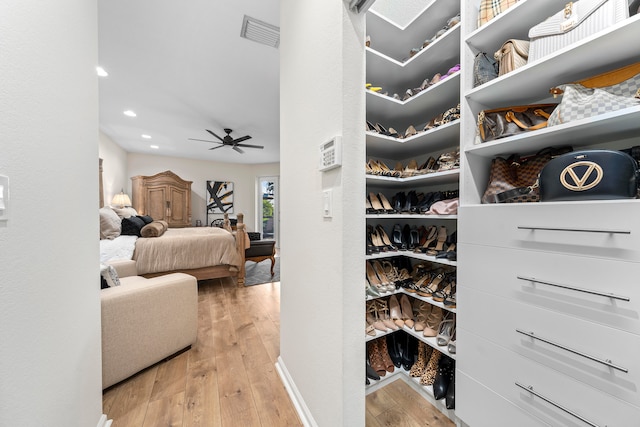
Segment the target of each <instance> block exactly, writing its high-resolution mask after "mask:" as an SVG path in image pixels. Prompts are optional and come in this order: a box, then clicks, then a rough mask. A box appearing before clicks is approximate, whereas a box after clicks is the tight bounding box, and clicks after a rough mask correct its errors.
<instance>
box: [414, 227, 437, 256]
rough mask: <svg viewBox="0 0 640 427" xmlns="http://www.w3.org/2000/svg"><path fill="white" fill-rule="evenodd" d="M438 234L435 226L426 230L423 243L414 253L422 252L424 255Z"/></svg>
mask: <svg viewBox="0 0 640 427" xmlns="http://www.w3.org/2000/svg"><path fill="white" fill-rule="evenodd" d="M437 233H438V228H437V227H436V226H435V225H432V226H430V227H429V228H427V233H426V238H425V239H424V243H423V244H422V245H420V246H417V247H416V248H415V250H414V252H422V253H425V252H427V250H428V249H429V247H430V246H431V245H432V244H433V242H435V240H436V236H437Z"/></svg>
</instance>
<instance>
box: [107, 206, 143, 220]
mask: <svg viewBox="0 0 640 427" xmlns="http://www.w3.org/2000/svg"><path fill="white" fill-rule="evenodd" d="M111 209H113V211H114V212H115V213H116V214H117V215H118V216H119V217H120V218H130V217H132V216H136V215H138V212H137V211H136V210H135V209H134V208H132V207H131V206H128V207H124V208H114V207H111Z"/></svg>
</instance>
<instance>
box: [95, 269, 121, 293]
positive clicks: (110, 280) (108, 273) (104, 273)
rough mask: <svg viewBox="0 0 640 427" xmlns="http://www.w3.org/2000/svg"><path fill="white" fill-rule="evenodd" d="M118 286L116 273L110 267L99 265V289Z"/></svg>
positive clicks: (118, 279)
mask: <svg viewBox="0 0 640 427" xmlns="http://www.w3.org/2000/svg"><path fill="white" fill-rule="evenodd" d="M114 286H120V278H119V277H118V272H117V271H116V269H115V267H114V266H112V265H107V264H103V263H100V289H105V288H111V287H114Z"/></svg>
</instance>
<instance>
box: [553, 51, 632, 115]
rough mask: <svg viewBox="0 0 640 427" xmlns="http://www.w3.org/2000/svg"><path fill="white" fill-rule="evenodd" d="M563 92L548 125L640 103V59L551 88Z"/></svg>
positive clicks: (557, 93)
mask: <svg viewBox="0 0 640 427" xmlns="http://www.w3.org/2000/svg"><path fill="white" fill-rule="evenodd" d="M550 92H551V94H553V95H554V96H558V95H562V101H561V102H560V104H559V105H558V108H556V110H555V111H554V112H553V113H552V114H551V116H550V117H549V123H548V126H555V125H559V124H561V123H567V122H570V121H573V120H579V119H583V118H587V117H593V116H597V115H599V114H604V113H607V112H609V111H616V110H621V109H623V108H627V107H633V106H636V105H640V62H636V63H634V64H631V65H627V66H625V67H622V68H618V69H616V70H613V71H608V72H606V73H602V74H598V75H597V76H593V77H589V78H587V79H584V80H580V81H578V82H576V83H570V84H565V85H560V86H558V87H555V88H552V89H551V91H550Z"/></svg>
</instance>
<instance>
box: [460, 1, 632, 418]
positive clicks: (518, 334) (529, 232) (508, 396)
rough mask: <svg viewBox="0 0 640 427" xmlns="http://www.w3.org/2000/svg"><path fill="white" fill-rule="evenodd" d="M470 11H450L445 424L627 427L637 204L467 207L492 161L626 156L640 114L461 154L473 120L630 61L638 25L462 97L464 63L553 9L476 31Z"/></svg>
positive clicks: (517, 11)
mask: <svg viewBox="0 0 640 427" xmlns="http://www.w3.org/2000/svg"><path fill="white" fill-rule="evenodd" d="M472 3H477V2H462V28H461V40H462V43H461V45H462V47H461V55H462V58H461V63H462V64H461V65H462V74H461V85H462V89H461V90H462V96H461V100H462V105H461V110H462V119H461V123H460V129H461V166H462V169H461V173H460V201H461V204H460V205H461V207H460V211H459V218H458V227H459V230H460V233H459V239H458V240H459V242H460V244H459V256H458V259H459V261H460V265H459V267H458V281H459V283H458V286H459V290H458V295H459V298H458V304H459V315H458V320H457V325H458V330H457V334H458V342H459V345H458V347H459V348H463V349H464V351H462V352H460V354H458V357H457V372H456V394H457V395H456V415H457V416H458V417H459V418H460V419H461V420H462V421H463V422H464V423H466V424H468V425H470V426H480V425H518V426H532V427H535V426H567V425H592V426H602V427H604V426H608V427H614V426H625V427H626V426H630V425H635V424H636V423H637V422H638V419H640V403H639V402H640V376H638V375H637V372H638V371H640V361H639V360H640V359H638V357H637V355H638V354H639V352H640V293H639V292H638V290H637V286H636V284H635V281H636V280H635V277H637V275H638V273H640V250H639V249H638V248H639V247H640V246H638V244H639V243H640V237H638V236H640V226H639V225H638V224H637V219H636V218H637V215H638V214H639V213H640V201H638V200H608V201H583V202H579V201H578V202H556V203H548V202H547V203H544V202H542V203H522V204H503V205H483V204H481V203H480V200H481V197H482V194H483V192H484V190H485V187H486V185H487V181H488V176H489V169H490V165H491V161H492V159H493V158H495V157H496V156H502V157H507V156H509V155H510V154H514V153H517V154H521V155H528V154H533V153H535V152H537V151H539V150H541V149H543V148H545V147H549V146H562V145H571V146H572V147H573V148H574V149H590V148H608V149H622V148H629V147H632V146H635V145H640V107H633V108H627V109H624V110H619V111H615V112H612V113H607V114H603V115H601V116H597V117H593V118H590V119H584V120H579V121H575V122H570V123H566V124H562V125H559V126H554V127H549V128H545V129H542V130H538V131H534V132H530V133H527V134H522V135H518V136H514V137H510V138H504V139H499V140H495V141H491V142H488V143H482V144H477V145H476V144H474V142H475V134H476V126H477V125H476V118H477V116H478V113H480V111H482V110H484V109H491V108H499V107H506V106H510V105H526V104H536V103H542V102H554V100H553V98H552V97H551V96H550V95H549V89H550V88H552V87H554V86H557V85H560V84H563V83H569V82H573V81H576V80H579V79H582V78H586V77H589V76H593V75H596V74H599V73H601V72H604V71H608V70H613V69H616V68H619V67H621V66H624V65H627V64H630V63H633V62H637V61H638V60H639V59H640V45H638V44H637V43H634V42H633V41H632V40H635V39H637V34H640V15H636V16H633V17H631V18H629V19H627V20H625V21H623V22H620V23H617V24H615V25H613V26H611V27H610V28H608V29H606V30H604V31H601V32H599V33H597V34H593V35H592V36H589V37H587V38H585V39H583V40H581V41H579V42H577V43H575V44H572V45H570V46H566V47H564V48H562V49H559V50H557V51H555V52H553V53H551V54H549V55H547V56H545V57H543V58H540V59H538V60H536V61H533V62H531V63H529V64H527V65H525V66H523V67H521V68H518V69H517V70H515V71H513V72H511V73H508V74H505V75H503V76H501V77H498V78H496V79H494V80H492V81H490V82H488V83H486V84H484V85H481V86H479V87H476V88H474V87H472V73H471V70H472V66H473V59H474V57H475V55H476V54H477V53H478V52H487V53H488V54H490V55H491V54H492V53H493V52H495V51H496V50H498V49H499V48H500V46H501V45H502V43H503V42H505V41H506V40H508V39H511V38H515V39H528V36H527V34H528V30H529V28H531V27H532V26H534V25H536V24H538V23H540V22H541V21H543V20H544V19H545V18H546V17H548V16H551V15H553V14H554V13H556V12H558V11H560V10H562V9H563V8H564V6H565V3H566V1H565V0H520V1H519V2H518V3H517V4H516V5H515V6H513V7H512V8H511V9H509V10H508V11H506V12H504V13H502V14H501V15H499V16H498V17H496V18H495V19H493V20H492V21H490V22H489V23H487V24H486V25H484V26H482V27H481V28H478V29H476V28H475V22H476V19H477V13H478V11H477V4H472ZM558 101H559V99H558V100H555V102H558ZM604 408H606V410H603V409H604Z"/></svg>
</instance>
